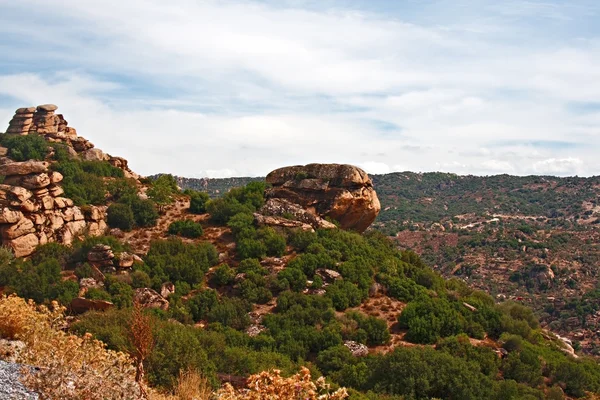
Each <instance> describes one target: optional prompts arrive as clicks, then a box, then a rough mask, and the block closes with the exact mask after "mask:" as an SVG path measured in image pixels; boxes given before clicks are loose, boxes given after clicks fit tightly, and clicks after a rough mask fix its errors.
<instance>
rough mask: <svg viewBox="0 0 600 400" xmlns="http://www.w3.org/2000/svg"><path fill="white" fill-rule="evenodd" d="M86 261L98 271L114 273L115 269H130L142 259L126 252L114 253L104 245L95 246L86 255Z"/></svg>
mask: <svg viewBox="0 0 600 400" xmlns="http://www.w3.org/2000/svg"><path fill="white" fill-rule="evenodd" d="M87 261H88V262H89V263H90V265H91V266H92V267H94V268H97V269H98V270H102V271H105V272H116V271H117V268H120V269H130V268H132V267H133V264H135V263H142V262H143V261H142V259H141V258H140V257H138V256H137V255H135V254H130V253H127V252H121V253H115V252H114V251H113V249H112V248H111V247H110V246H108V245H105V244H101V243H100V244H97V245H95V246H94V247H92V248H91V250H90V251H89V252H88V254H87Z"/></svg>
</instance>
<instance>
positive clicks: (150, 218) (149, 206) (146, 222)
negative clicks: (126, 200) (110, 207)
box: [131, 196, 159, 228]
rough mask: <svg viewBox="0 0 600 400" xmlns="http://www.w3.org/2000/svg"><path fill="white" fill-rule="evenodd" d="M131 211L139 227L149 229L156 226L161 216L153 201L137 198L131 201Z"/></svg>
mask: <svg viewBox="0 0 600 400" xmlns="http://www.w3.org/2000/svg"><path fill="white" fill-rule="evenodd" d="M131 210H132V211H133V218H134V219H135V224H136V225H137V226H139V227H141V228H148V227H151V226H155V225H156V222H157V221H158V217H159V215H158V210H157V209H156V204H154V202H153V201H152V200H142V199H140V198H139V197H137V196H136V197H135V198H133V200H132V201H131Z"/></svg>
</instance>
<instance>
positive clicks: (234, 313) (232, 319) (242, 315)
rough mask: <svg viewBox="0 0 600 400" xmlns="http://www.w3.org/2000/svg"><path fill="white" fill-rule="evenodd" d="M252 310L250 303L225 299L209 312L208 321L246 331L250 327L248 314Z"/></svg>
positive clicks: (235, 299)
mask: <svg viewBox="0 0 600 400" xmlns="http://www.w3.org/2000/svg"><path fill="white" fill-rule="evenodd" d="M251 310H252V306H251V305H250V303H247V302H245V301H243V300H241V299H237V298H224V299H222V300H221V302H219V303H218V304H216V305H214V306H213V307H212V309H211V310H210V311H209V312H208V314H207V320H208V322H218V323H220V324H223V325H225V326H229V327H231V328H233V329H245V328H246V327H248V325H250V317H248V312H249V311H251Z"/></svg>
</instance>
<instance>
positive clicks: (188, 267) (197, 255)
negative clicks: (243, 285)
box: [139, 237, 218, 290]
mask: <svg viewBox="0 0 600 400" xmlns="http://www.w3.org/2000/svg"><path fill="white" fill-rule="evenodd" d="M145 262H146V265H144V266H142V267H140V268H139V269H140V270H143V271H144V272H146V273H147V274H148V275H149V276H150V278H152V282H153V288H154V289H156V290H159V289H160V285H162V283H163V282H173V283H175V287H178V282H179V281H181V282H186V283H188V284H189V285H191V286H194V285H196V284H198V283H201V282H203V280H204V274H206V272H208V269H209V268H210V267H212V266H214V265H216V264H217V262H218V253H217V250H216V249H215V247H214V246H213V245H211V244H210V243H197V244H187V243H183V242H182V241H181V239H178V238H175V237H173V238H170V239H168V240H158V241H154V242H152V243H151V244H150V250H149V251H148V254H147V255H146V258H145Z"/></svg>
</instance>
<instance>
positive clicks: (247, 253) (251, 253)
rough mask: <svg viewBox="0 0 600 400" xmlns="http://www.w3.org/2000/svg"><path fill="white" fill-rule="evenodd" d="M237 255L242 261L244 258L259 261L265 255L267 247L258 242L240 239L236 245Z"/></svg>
mask: <svg viewBox="0 0 600 400" xmlns="http://www.w3.org/2000/svg"><path fill="white" fill-rule="evenodd" d="M236 249H237V254H238V257H239V258H240V259H242V260H244V259H246V258H258V259H261V258H263V257H265V256H266V255H267V246H265V244H264V243H263V242H261V241H260V240H256V239H242V240H240V241H239V243H238V244H237V247H236Z"/></svg>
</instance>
